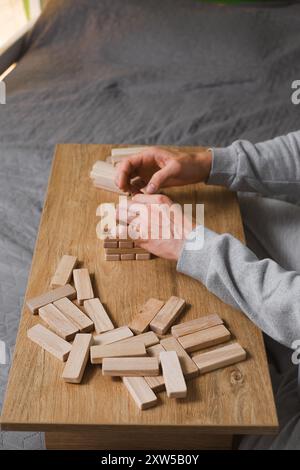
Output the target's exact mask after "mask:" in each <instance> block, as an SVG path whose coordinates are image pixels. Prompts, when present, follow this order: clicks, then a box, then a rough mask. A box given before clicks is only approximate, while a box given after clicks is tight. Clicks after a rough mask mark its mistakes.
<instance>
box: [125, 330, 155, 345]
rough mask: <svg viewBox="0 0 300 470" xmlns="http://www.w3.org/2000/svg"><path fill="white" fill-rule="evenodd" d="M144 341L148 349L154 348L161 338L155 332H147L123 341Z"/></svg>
mask: <svg viewBox="0 0 300 470" xmlns="http://www.w3.org/2000/svg"><path fill="white" fill-rule="evenodd" d="M140 341H142V342H143V343H144V345H145V347H146V348H149V346H153V345H154V344H157V343H159V338H158V337H157V336H156V334H155V333H154V332H153V331H146V333H142V334H140V335H136V336H132V337H131V338H127V339H124V340H122V342H123V343H125V342H126V343H127V342H128V343H134V342H138V343H139V342H140Z"/></svg>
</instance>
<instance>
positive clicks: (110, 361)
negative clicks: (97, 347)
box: [102, 357, 159, 377]
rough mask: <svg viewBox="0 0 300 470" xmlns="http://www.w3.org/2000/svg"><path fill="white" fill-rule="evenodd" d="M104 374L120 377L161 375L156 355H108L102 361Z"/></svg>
mask: <svg viewBox="0 0 300 470" xmlns="http://www.w3.org/2000/svg"><path fill="white" fill-rule="evenodd" d="M102 374H103V375H111V376H119V377H143V376H144V375H146V376H153V375H159V363H158V359H157V358H156V357H108V358H104V359H103V361H102Z"/></svg>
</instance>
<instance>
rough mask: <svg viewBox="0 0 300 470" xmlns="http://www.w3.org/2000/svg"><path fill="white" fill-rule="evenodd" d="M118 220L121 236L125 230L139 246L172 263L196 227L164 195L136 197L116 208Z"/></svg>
mask: <svg viewBox="0 0 300 470" xmlns="http://www.w3.org/2000/svg"><path fill="white" fill-rule="evenodd" d="M117 219H118V221H119V223H120V225H119V228H118V230H119V234H120V235H121V236H122V230H125V228H126V231H127V233H126V234H127V235H128V234H129V236H130V237H131V238H133V239H134V240H135V244H136V245H137V246H139V247H141V248H144V249H145V250H147V251H149V252H150V253H153V254H154V255H156V256H159V257H161V258H165V259H169V260H178V258H179V256H180V253H181V251H182V248H183V245H184V243H185V240H186V238H187V237H188V235H189V233H190V232H191V231H192V230H193V228H194V227H195V223H194V222H193V221H192V220H189V219H187V217H186V216H185V215H184V214H183V211H182V208H181V206H180V204H175V203H174V202H173V201H171V199H169V198H168V197H167V196H164V195H161V194H155V195H146V194H136V195H135V196H133V198H132V200H131V201H130V202H127V206H126V207H121V206H118V207H117ZM127 224H128V225H127Z"/></svg>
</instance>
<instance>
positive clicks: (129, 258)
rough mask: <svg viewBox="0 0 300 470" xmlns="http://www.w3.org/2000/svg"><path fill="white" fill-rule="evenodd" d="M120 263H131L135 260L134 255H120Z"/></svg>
mask: <svg viewBox="0 0 300 470" xmlns="http://www.w3.org/2000/svg"><path fill="white" fill-rule="evenodd" d="M120 258H121V261H132V260H134V259H135V254H134V253H128V254H126V255H120Z"/></svg>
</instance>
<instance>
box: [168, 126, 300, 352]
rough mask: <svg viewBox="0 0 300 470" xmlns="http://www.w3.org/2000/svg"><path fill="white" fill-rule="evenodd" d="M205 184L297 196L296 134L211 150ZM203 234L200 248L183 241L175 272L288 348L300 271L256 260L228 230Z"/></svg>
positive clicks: (298, 332) (299, 298)
mask: <svg viewBox="0 0 300 470" xmlns="http://www.w3.org/2000/svg"><path fill="white" fill-rule="evenodd" d="M208 183H209V184H220V185H224V186H227V187H229V188H230V189H232V190H234V191H248V192H257V193H261V194H265V195H288V196H292V197H293V198H294V199H299V200H300V132H294V133H291V134H289V135H287V136H284V137H277V138H276V139H274V140H270V141H268V142H264V143H261V144H257V145H252V144H251V143H250V142H246V141H237V142H234V143H233V144H232V145H231V146H230V147H227V148H221V149H213V165H212V170H211V174H210V178H209V181H208ZM204 237H205V240H204V247H203V248H202V249H200V250H197V251H189V250H188V246H187V245H188V243H186V244H185V246H184V248H183V251H182V253H181V256H180V258H179V260H178V265H177V269H178V271H180V272H182V273H184V274H187V275H188V276H191V277H193V278H195V279H197V280H199V281H200V282H202V283H203V284H204V285H205V286H206V287H207V288H208V290H209V291H211V292H213V293H214V294H215V295H217V296H218V297H219V298H220V299H221V300H223V301H224V302H226V303H228V304H230V305H232V306H233V307H236V308H238V309H240V310H242V311H243V312H244V313H245V314H246V315H247V316H248V317H249V318H250V319H251V320H252V321H253V322H254V323H255V324H256V325H257V326H259V327H260V328H261V329H262V330H263V331H265V332H266V333H267V334H268V335H270V336H271V337H272V338H274V339H275V340H277V341H279V342H280V343H282V344H284V345H286V346H288V347H291V344H292V342H293V341H294V340H295V339H300V273H297V272H294V271H286V270H284V269H283V268H281V267H280V266H279V265H278V264H277V263H275V262H274V261H272V260H271V259H264V260H259V259H258V258H257V257H256V256H255V255H254V253H252V252H251V251H250V250H249V249H248V248H247V247H246V246H244V245H243V244H242V243H240V242H239V241H238V240H237V239H235V238H234V237H232V236H231V235H229V234H222V235H218V234H216V233H214V232H212V231H210V230H208V229H204Z"/></svg>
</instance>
